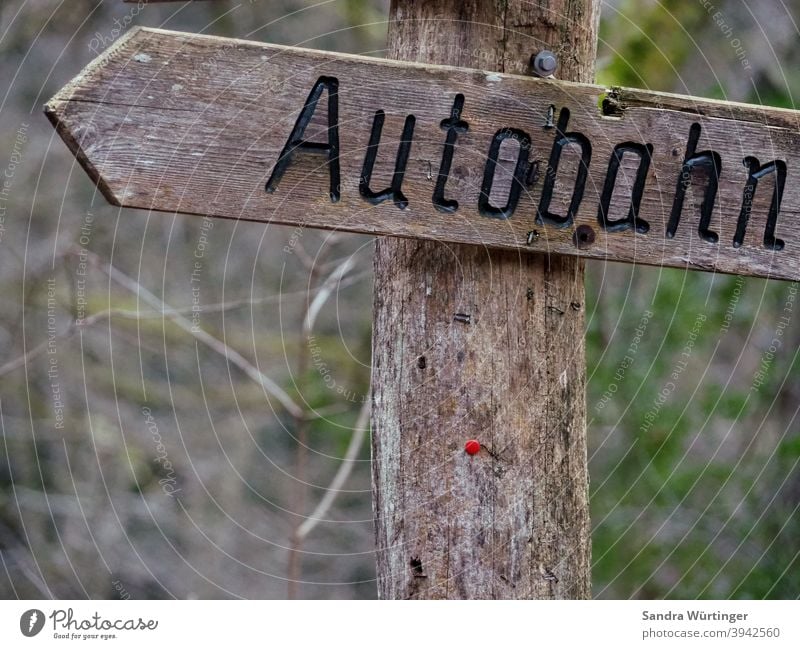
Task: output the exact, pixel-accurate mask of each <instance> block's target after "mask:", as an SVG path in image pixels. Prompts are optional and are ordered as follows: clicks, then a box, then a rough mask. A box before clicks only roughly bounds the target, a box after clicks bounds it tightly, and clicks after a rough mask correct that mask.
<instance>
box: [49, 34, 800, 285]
mask: <svg viewBox="0 0 800 649" xmlns="http://www.w3.org/2000/svg"><path fill="white" fill-rule="evenodd" d="M212 68H213V69H214V70H215V73H214V74H208V70H210V69H212ZM46 110H47V115H48V116H49V117H50V119H51V120H52V122H53V124H54V125H55V126H56V128H57V129H58V131H59V133H60V134H61V135H62V137H63V138H64V139H65V141H66V142H67V143H68V144H69V146H70V147H71V148H72V149H73V152H74V153H75V154H76V155H77V156H78V158H79V159H80V161H81V163H82V164H83V165H84V167H85V168H86V169H87V171H88V172H89V173H90V174H91V176H92V177H93V178H94V179H95V180H96V181H97V183H98V184H99V186H100V189H101V190H102V191H103V193H104V195H105V196H106V198H107V199H108V200H109V201H111V202H112V203H113V204H115V205H119V206H123V207H137V208H142V209H152V210H162V211H167V212H184V213H187V214H203V215H208V216H219V217H227V218H235V219H246V220H253V221H266V222H270V223H280V224H291V225H303V226H308V227H315V228H327V229H338V230H346V231H352V232H365V233H370V234H380V235H392V236H400V237H414V238H424V239H433V240H436V241H446V242H453V243H470V244H479V245H482V246H487V247H491V248H505V249H513V250H519V251H521V252H529V251H536V252H547V253H556V254H566V255H579V256H584V257H592V258H600V259H613V260H616V261H627V262H636V263H643V264H654V265H659V266H675V267H688V268H696V269H702V270H714V271H719V272H726V273H740V274H746V275H754V276H759V277H773V278H780V279H799V278H800V236H798V235H796V234H795V232H796V231H797V226H798V222H800V183H798V182H796V178H794V176H795V175H796V174H798V173H800V122H799V121H798V116H797V114H796V113H795V112H793V111H787V110H782V109H776V108H764V107H760V106H748V105H743V104H733V103H729V102H718V101H710V100H701V99H695V98H691V97H682V96H678V95H669V94H664V93H653V92H643V91H630V90H625V89H620V88H616V89H607V88H602V87H599V86H592V85H587V84H577V83H567V82H564V81H553V80H546V79H534V78H530V77H520V76H513V75H504V74H499V73H494V72H491V73H487V72H481V71H475V70H465V69H454V68H447V67H439V66H432V65H421V64H410V63H402V64H401V63H397V62H393V61H387V60H382V59H371V58H366V57H358V56H351V55H342V54H332V53H329V52H318V51H311V50H303V49H296V48H288V47H276V46H270V45H264V44H261V43H251V42H245V41H236V40H233V39H224V38H218V37H214V36H199V35H195V34H184V33H177V32H168V31H163V30H155V29H137V30H132V31H131V32H130V33H129V35H128V36H127V38H125V39H124V40H122V41H121V42H119V43H118V44H116V45H115V46H113V48H111V49H110V51H108V52H107V53H105V54H104V55H102V56H101V57H100V58H98V59H97V60H96V61H94V62H93V63H92V64H91V65H90V66H89V67H87V68H86V70H84V71H83V72H82V73H81V75H80V76H79V77H77V78H76V79H75V80H74V81H73V82H72V83H71V84H69V85H68V86H66V87H65V88H64V89H63V90H62V91H61V92H59V93H58V95H56V96H55V97H54V98H53V99H52V100H51V101H50V102H49V103H48V105H47V109H46Z"/></svg>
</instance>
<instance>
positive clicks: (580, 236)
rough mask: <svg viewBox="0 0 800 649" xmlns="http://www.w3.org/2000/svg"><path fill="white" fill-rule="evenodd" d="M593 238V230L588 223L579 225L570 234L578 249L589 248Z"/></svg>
mask: <svg viewBox="0 0 800 649" xmlns="http://www.w3.org/2000/svg"><path fill="white" fill-rule="evenodd" d="M594 240H595V234H594V230H593V229H592V227H591V226H589V225H579V226H578V227H577V228H576V229H575V232H574V234H573V235H572V243H574V244H575V246H576V247H577V248H579V249H580V250H585V249H586V248H589V247H590V246H591V245H592V244H593V243H594Z"/></svg>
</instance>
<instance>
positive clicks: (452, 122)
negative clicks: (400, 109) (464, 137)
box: [433, 93, 469, 213]
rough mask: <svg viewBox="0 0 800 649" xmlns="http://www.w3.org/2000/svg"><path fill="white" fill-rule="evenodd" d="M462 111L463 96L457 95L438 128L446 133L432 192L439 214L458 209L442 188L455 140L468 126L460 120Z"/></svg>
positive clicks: (446, 176) (450, 162)
mask: <svg viewBox="0 0 800 649" xmlns="http://www.w3.org/2000/svg"><path fill="white" fill-rule="evenodd" d="M463 109H464V95H462V94H460V93H459V94H457V95H456V98H455V101H453V107H452V108H451V109H450V117H449V118H448V119H443V120H442V122H441V124H440V126H441V128H443V129H444V130H445V131H447V136H446V138H445V141H444V152H443V153H442V164H441V165H440V166H439V175H438V177H437V178H436V188H435V189H434V190H433V206H434V207H435V208H436V209H437V210H439V211H440V212H445V213H448V212H455V211H456V210H457V209H458V201H457V200H448V199H446V198H445V197H444V187H445V185H446V184H447V179H448V177H449V176H450V167H451V165H452V164H453V153H454V151H455V144H456V140H457V139H458V135H459V133H466V132H467V131H468V130H469V124H468V123H467V122H465V121H464V120H462V119H461V112H462V111H463Z"/></svg>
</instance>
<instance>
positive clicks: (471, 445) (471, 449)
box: [464, 439, 481, 455]
mask: <svg viewBox="0 0 800 649" xmlns="http://www.w3.org/2000/svg"><path fill="white" fill-rule="evenodd" d="M464 450H465V451H466V452H467V453H469V454H470V455H475V454H476V453H478V451H480V450H481V443H480V442H479V441H478V440H477V439H470V440H467V443H466V444H464Z"/></svg>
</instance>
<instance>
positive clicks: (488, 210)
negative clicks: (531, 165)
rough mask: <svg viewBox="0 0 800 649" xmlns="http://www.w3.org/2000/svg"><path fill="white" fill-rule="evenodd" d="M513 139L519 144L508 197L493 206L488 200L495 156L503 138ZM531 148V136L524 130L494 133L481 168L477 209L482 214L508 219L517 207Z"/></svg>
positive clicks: (516, 129)
mask: <svg viewBox="0 0 800 649" xmlns="http://www.w3.org/2000/svg"><path fill="white" fill-rule="evenodd" d="M508 139H513V140H516V141H517V144H518V146H519V149H518V153H517V164H516V165H515V167H514V177H513V178H512V180H511V187H510V188H509V190H508V199H507V200H506V204H505V205H504V206H503V207H495V206H494V205H492V204H491V203H490V202H489V196H490V195H491V193H492V185H493V184H494V174H495V171H496V169H497V157H498V156H499V155H500V145H502V144H503V142H504V141H505V140H508ZM530 148H531V137H530V135H528V134H527V133H526V132H525V131H522V130H520V129H518V128H502V129H500V130H499V131H497V133H495V134H494V137H493V138H492V143H491V145H490V146H489V155H488V157H487V159H486V166H485V167H484V169H483V183H482V185H481V194H480V196H479V197H478V211H479V212H480V213H481V215H483V216H488V217H489V218H492V219H508V218H510V217H511V216H512V215H513V214H514V211H515V210H516V209H517V205H519V198H520V195H521V194H522V188H523V186H524V185H525V179H526V176H527V172H528V151H529V150H530Z"/></svg>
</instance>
